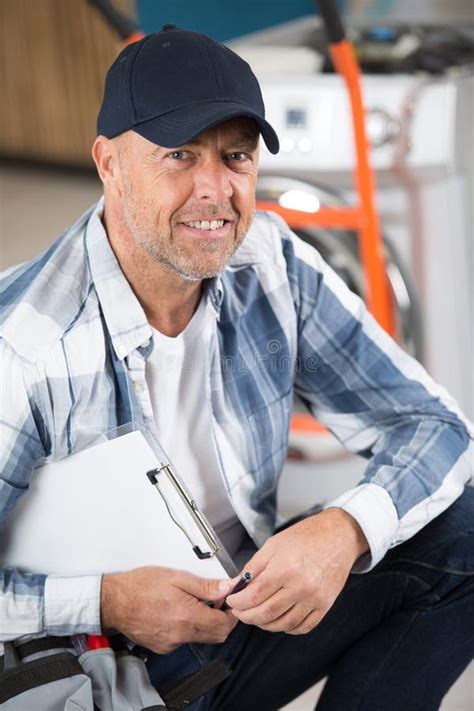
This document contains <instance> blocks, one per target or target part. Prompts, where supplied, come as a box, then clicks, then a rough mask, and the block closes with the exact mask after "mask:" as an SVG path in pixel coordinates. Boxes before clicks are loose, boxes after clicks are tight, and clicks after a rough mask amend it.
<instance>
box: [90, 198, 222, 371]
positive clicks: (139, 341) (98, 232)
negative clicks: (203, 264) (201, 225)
mask: <svg viewBox="0 0 474 711" xmlns="http://www.w3.org/2000/svg"><path fill="white" fill-rule="evenodd" d="M103 212H104V198H103V197H102V198H101V199H100V200H99V202H98V203H97V205H96V207H95V209H94V211H93V213H92V214H91V216H90V218H89V221H88V223H87V227H86V249H87V253H88V257H89V263H90V268H91V273H92V279H93V281H94V285H95V288H96V291H97V296H98V298H99V302H100V305H101V307H102V312H103V314H104V318H105V321H106V323H107V329H108V331H109V333H110V337H111V339H112V344H113V347H114V350H115V352H116V354H117V357H118V358H119V359H120V360H122V359H123V358H125V357H126V356H128V355H129V354H130V353H131V352H132V351H133V350H135V349H136V348H141V352H142V355H143V356H144V357H146V356H147V355H148V354H149V353H150V352H151V350H152V341H151V339H152V336H153V331H152V328H151V326H150V324H149V323H148V321H147V318H146V315H145V312H144V310H143V308H142V306H141V304H140V302H139V301H138V299H137V297H136V296H135V294H134V293H133V291H132V289H131V287H130V285H129V283H128V281H127V279H126V278H125V275H124V273H123V272H122V270H121V268H120V265H119V262H118V260H117V257H116V256H115V254H114V252H113V250H112V247H111V246H110V242H109V240H108V238H107V233H106V231H105V228H104V225H103V223H102V215H103ZM203 298H208V299H209V303H210V305H211V307H212V309H213V311H214V313H215V315H216V317H217V318H218V317H219V314H220V310H221V306H222V301H223V298H224V288H223V284H222V278H221V276H217V277H215V278H213V279H208V280H206V281H205V283H204V291H203Z"/></svg>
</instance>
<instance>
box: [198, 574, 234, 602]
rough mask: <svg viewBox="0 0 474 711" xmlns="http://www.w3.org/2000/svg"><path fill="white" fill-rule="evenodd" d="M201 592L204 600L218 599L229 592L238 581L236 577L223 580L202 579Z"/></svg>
mask: <svg viewBox="0 0 474 711" xmlns="http://www.w3.org/2000/svg"><path fill="white" fill-rule="evenodd" d="M202 582H203V593H204V596H205V598H206V600H220V599H222V598H223V597H226V596H227V595H229V594H230V592H231V590H233V588H234V587H235V585H236V584H237V582H238V577H237V578H228V579H225V580H219V579H213V578H208V579H204V580H203V581H202Z"/></svg>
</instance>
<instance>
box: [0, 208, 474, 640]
mask: <svg viewBox="0 0 474 711" xmlns="http://www.w3.org/2000/svg"><path fill="white" fill-rule="evenodd" d="M102 209H103V204H102V201H100V202H99V203H98V205H97V206H94V207H93V208H91V209H90V210H88V211H87V212H86V213H85V214H84V215H83V216H82V217H81V218H80V219H79V221H78V222H77V223H76V224H75V225H74V226H73V227H72V228H71V229H70V230H68V231H67V232H66V233H65V234H64V235H63V236H62V237H61V238H60V239H58V240H57V241H56V242H55V243H54V244H53V245H52V246H51V247H50V248H49V249H48V250H47V251H46V252H45V253H43V254H42V255H39V256H38V257H37V258H36V259H34V260H32V261H31V262H29V263H27V264H23V265H20V266H19V267H16V268H14V269H10V270H8V271H7V272H6V273H5V274H3V275H2V277H1V278H0V299H1V301H0V304H1V306H0V360H1V368H0V392H1V400H0V408H1V410H0V516H1V521H3V520H5V518H6V516H7V515H8V514H9V512H10V511H11V510H12V509H13V507H14V506H15V503H16V502H17V500H18V499H19V497H20V496H21V495H22V494H23V493H24V492H25V491H26V490H27V488H28V482H29V480H30V477H31V476H32V474H33V472H34V470H35V468H36V467H37V466H38V465H39V464H40V463H41V462H43V461H45V460H49V459H61V458H63V457H66V456H68V455H69V454H71V453H73V452H75V451H79V450H80V449H82V448H84V447H85V446H87V445H88V444H89V443H90V442H91V441H93V440H94V439H95V438H96V437H97V435H98V434H100V433H103V432H107V431H109V430H111V429H114V428H116V427H118V426H120V425H124V424H129V423H132V424H133V426H136V427H143V426H145V427H146V428H149V430H150V431H151V432H152V433H153V434H154V436H155V437H157V438H158V440H159V433H156V431H155V425H154V420H153V413H152V409H151V403H150V397H149V393H148V390H147V388H146V381H145V361H146V357H147V355H148V354H149V353H150V352H151V350H152V349H153V338H152V331H151V328H150V326H149V324H148V322H147V320H146V317H145V314H144V312H143V310H142V308H141V306H140V304H139V302H138V301H137V299H136V297H135V296H134V294H133V292H132V290H131V289H130V287H129V285H128V283H127V281H126V279H125V277H124V275H123V273H122V272H121V270H120V268H119V266H118V263H117V261H116V258H115V256H114V254H113V252H112V250H111V248H110V245H109V243H108V240H107V237H106V235H105V232H104V229H103V226H102V222H101V220H100V214H101V211H102ZM205 297H206V298H207V300H208V309H209V310H210V311H211V313H212V318H211V319H208V321H207V326H206V329H205V332H204V333H203V338H204V339H205V341H206V344H207V349H206V352H207V357H208V363H207V366H208V367H207V372H206V376H205V377H206V393H207V397H208V406H209V407H210V408H211V412H212V424H213V431H212V432H211V433H210V435H211V437H210V442H213V444H214V446H215V447H216V451H217V458H218V461H219V462H220V466H221V475H222V478H223V482H224V485H225V487H226V490H227V491H228V494H229V496H230V498H231V501H232V504H233V506H234V509H235V511H236V513H237V515H238V517H239V518H240V520H241V521H242V523H243V525H244V526H245V527H246V529H247V531H248V532H249V533H250V535H251V536H252V537H253V538H254V540H255V541H256V543H257V544H258V545H261V544H262V543H263V542H264V540H265V539H266V538H267V537H268V536H269V535H271V533H272V531H273V530H274V526H275V516H276V488H277V483H278V478H279V475H280V472H281V469H282V466H283V463H284V461H285V457H286V450H287V442H288V428H289V421H290V415H291V410H292V400H293V391H294V390H295V391H296V392H297V393H298V394H299V395H300V397H301V398H302V399H303V400H304V402H305V403H306V404H307V406H308V408H309V409H310V410H311V411H312V412H313V413H314V415H315V416H316V417H317V418H318V419H319V420H320V421H321V422H323V423H324V424H325V425H326V426H327V427H328V428H329V429H330V430H332V431H333V432H334V433H335V434H336V436H337V437H338V438H339V439H340V440H341V441H342V442H343V443H344V444H345V446H346V447H348V448H349V449H351V450H352V451H354V452H359V453H360V454H362V455H363V456H364V457H366V458H367V460H368V464H367V469H366V472H365V476H364V478H363V480H362V481H361V482H360V484H359V485H358V486H357V487H355V488H354V489H352V490H350V491H348V492H346V493H345V494H344V495H343V496H341V497H339V498H338V499H337V500H336V501H334V502H331V505H337V506H341V507H343V508H344V509H345V510H347V511H348V512H349V513H351V514H352V515H353V516H354V517H355V518H356V519H357V521H358V522H359V523H360V525H361V526H362V529H363V530H364V533H365V535H366V536H367V539H368V541H369V545H370V554H367V555H366V556H365V557H364V558H363V559H362V560H361V561H359V562H358V565H357V572H363V571H365V570H369V569H370V568H371V567H373V566H374V565H375V564H376V563H377V562H378V561H379V560H380V559H381V558H382V557H383V556H384V554H385V553H386V551H387V550H388V549H389V548H390V547H391V546H394V545H396V544H398V543H400V542H401V541H403V540H405V539H407V538H409V537H410V536H412V535H413V534H414V533H416V532H417V531H418V530H419V529H420V528H421V527H423V526H424V525H425V524H426V523H427V522H428V521H430V520H431V519H432V518H433V517H435V516H437V515H438V514H439V513H441V512H442V511H443V510H444V509H445V508H447V507H448V506H449V505H450V504H451V503H452V502H453V501H454V500H455V499H456V498H457V497H458V496H459V495H460V494H461V492H462V490H463V487H464V484H465V483H466V482H467V481H468V480H469V478H470V476H471V473H472V471H471V470H472V459H473V456H472V453H473V449H472V441H471V440H472V435H473V431H472V428H471V426H470V425H469V423H468V422H467V421H466V420H465V419H464V418H463V416H462V415H461V414H460V413H459V411H458V409H457V407H456V404H455V402H454V401H453V400H452V399H451V398H450V397H449V395H448V394H447V393H446V391H445V390H444V389H442V388H441V387H439V386H437V385H436V384H435V383H434V382H433V381H432V380H431V379H430V378H429V376H428V375H427V374H426V372H425V371H424V370H423V368H422V367H421V366H420V365H419V364H418V363H416V362H415V361H414V360H413V359H411V358H410V357H409V356H407V355H406V354H405V353H403V352H402V351H401V350H400V349H399V348H398V347H397V346H396V345H395V344H394V343H393V342H392V341H391V339H390V338H388V337H387V336H386V335H385V333H384V332H383V331H382V330H381V329H380V328H379V327H378V326H377V324H376V323H375V321H374V320H373V319H372V317H371V316H370V315H369V314H368V313H367V311H366V309H365V307H364V305H363V303H362V302H361V301H360V299H359V298H358V297H357V296H355V295H354V294H352V293H351V292H350V291H349V290H348V289H347V288H346V286H345V285H344V283H343V282H342V281H341V280H340V279H339V278H338V277H337V275H336V274H335V273H334V272H333V271H332V270H331V269H330V268H329V267H328V266H327V265H326V264H325V263H324V262H323V260H322V259H321V258H320V256H319V255H318V253H317V252H316V251H314V250H313V249H312V248H311V247H309V246H308V245H306V244H304V243H303V242H302V241H301V240H299V239H298V238H297V237H296V236H295V235H293V234H292V233H291V231H290V230H289V229H288V227H287V226H286V225H285V224H284V223H283V222H282V221H281V220H280V219H279V218H278V217H276V216H275V215H272V214H270V213H258V214H257V216H256V217H255V220H254V223H253V225H252V227H251V230H250V231H249V234H248V235H247V237H246V239H245V241H244V243H243V244H242V245H241V247H240V248H239V250H238V251H237V252H236V254H235V255H234V257H233V259H232V262H231V264H230V265H229V267H228V268H226V269H225V270H224V272H223V273H222V275H221V278H219V279H216V280H213V281H210V282H208V283H207V285H206V292H205ZM143 386H145V387H143ZM230 453H233V455H235V454H237V460H238V462H239V466H235V461H236V457H235V456H233V458H232V459H231V458H230ZM170 454H171V459H172V453H170ZM229 461H232V462H233V465H232V466H226V463H228V462H229ZM182 476H184V473H182ZM310 503H311V502H308V504H310ZM58 534H59V535H61V532H58ZM0 575H1V578H2V583H3V592H2V595H1V596H0V639H3V640H7V639H12V638H16V637H19V636H22V635H30V634H46V633H48V634H71V633H73V632H79V631H83V632H90V633H97V632H99V630H100V616H99V594H100V576H82V577H77V578H69V579H64V578H59V577H55V578H53V577H51V576H43V575H27V574H22V573H19V572H18V571H14V570H4V571H2V572H1V573H0Z"/></svg>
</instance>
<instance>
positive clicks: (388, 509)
mask: <svg viewBox="0 0 474 711" xmlns="http://www.w3.org/2000/svg"><path fill="white" fill-rule="evenodd" d="M330 507H337V508H340V509H344V511H347V513H348V514H350V515H351V516H353V518H355V520H356V521H357V523H358V524H359V526H360V527H361V529H362V531H363V533H364V535H365V537H366V539H367V543H368V544H369V549H370V551H369V552H367V553H364V555H362V556H361V557H360V558H359V559H358V560H357V561H356V562H355V563H354V566H353V568H352V571H351V572H353V573H367V572H368V571H369V570H372V568H374V567H375V566H376V565H377V563H379V562H380V561H381V560H382V558H383V557H384V555H385V553H386V552H387V551H388V549H389V548H391V547H392V546H393V545H395V543H396V540H395V537H396V532H397V530H398V526H399V521H398V515H397V510H396V508H395V506H394V504H393V501H392V499H391V498H390V495H389V494H388V492H387V491H386V490H385V489H384V488H383V487H382V486H379V485H378V484H360V485H359V486H356V487H354V488H353V489H349V491H345V492H344V493H343V494H341V496H338V497H337V499H334V500H333V501H331V502H330V503H329V504H327V505H326V506H325V507H324V508H325V509H327V508H330Z"/></svg>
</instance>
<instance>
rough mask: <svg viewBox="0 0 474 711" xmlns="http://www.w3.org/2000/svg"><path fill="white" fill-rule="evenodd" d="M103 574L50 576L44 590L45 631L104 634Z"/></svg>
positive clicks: (66, 633)
mask: <svg viewBox="0 0 474 711" xmlns="http://www.w3.org/2000/svg"><path fill="white" fill-rule="evenodd" d="M101 579H102V576H101V575H82V576H77V577H72V578H62V577H55V576H53V575H48V576H47V578H46V583H45V587H44V628H45V631H46V632H47V633H48V634H49V635H60V636H65V635H72V634H80V633H82V632H84V633H87V634H101V628H100V585H101Z"/></svg>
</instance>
